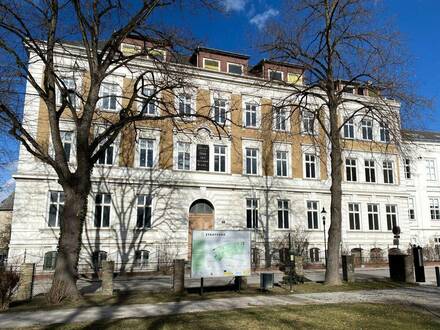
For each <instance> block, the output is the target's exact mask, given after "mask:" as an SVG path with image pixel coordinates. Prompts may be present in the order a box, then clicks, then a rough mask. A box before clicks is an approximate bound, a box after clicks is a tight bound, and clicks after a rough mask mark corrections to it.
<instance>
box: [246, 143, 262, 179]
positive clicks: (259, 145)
mask: <svg viewBox="0 0 440 330" xmlns="http://www.w3.org/2000/svg"><path fill="white" fill-rule="evenodd" d="M246 149H257V174H248V173H247V171H246ZM261 150H262V142H261V141H257V140H243V141H242V157H243V171H242V173H243V175H247V176H260V175H261V173H262V168H261V166H262V161H261Z"/></svg>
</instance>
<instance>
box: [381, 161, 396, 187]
mask: <svg viewBox="0 0 440 330" xmlns="http://www.w3.org/2000/svg"><path fill="white" fill-rule="evenodd" d="M383 182H384V183H394V173H393V162H391V161H389V160H385V161H384V162H383Z"/></svg>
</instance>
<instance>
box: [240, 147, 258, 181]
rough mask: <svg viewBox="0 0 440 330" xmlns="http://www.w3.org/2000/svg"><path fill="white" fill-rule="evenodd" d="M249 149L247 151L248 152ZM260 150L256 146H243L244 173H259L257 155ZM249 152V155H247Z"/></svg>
mask: <svg viewBox="0 0 440 330" xmlns="http://www.w3.org/2000/svg"><path fill="white" fill-rule="evenodd" d="M248 151H249V152H248ZM259 151H260V150H259V149H258V148H251V147H246V148H244V163H245V169H244V171H245V173H244V174H246V175H259V171H258V167H259V156H260V152H259ZM248 153H249V155H248ZM254 153H255V155H254ZM248 159H249V160H250V171H248V167H247V164H248ZM254 162H255V173H254V170H253V169H254Z"/></svg>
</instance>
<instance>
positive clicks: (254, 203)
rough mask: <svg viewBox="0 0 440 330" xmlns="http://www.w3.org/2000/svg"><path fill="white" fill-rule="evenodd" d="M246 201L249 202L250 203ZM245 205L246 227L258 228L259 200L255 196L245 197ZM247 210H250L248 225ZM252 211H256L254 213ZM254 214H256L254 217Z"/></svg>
mask: <svg viewBox="0 0 440 330" xmlns="http://www.w3.org/2000/svg"><path fill="white" fill-rule="evenodd" d="M248 202H250V205H249V203H248ZM245 207H246V213H245V220H246V228H247V229H258V227H259V221H260V212H259V211H260V200H259V199H258V198H255V197H250V198H246V200H245ZM248 211H251V219H250V222H251V223H250V226H249V225H248ZM254 212H256V213H254ZM255 215H256V219H255Z"/></svg>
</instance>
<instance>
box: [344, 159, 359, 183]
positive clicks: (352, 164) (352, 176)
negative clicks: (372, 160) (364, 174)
mask: <svg viewBox="0 0 440 330" xmlns="http://www.w3.org/2000/svg"><path fill="white" fill-rule="evenodd" d="M345 175H346V178H347V181H351V182H355V181H357V170H356V159H352V158H347V159H346V160H345Z"/></svg>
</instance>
